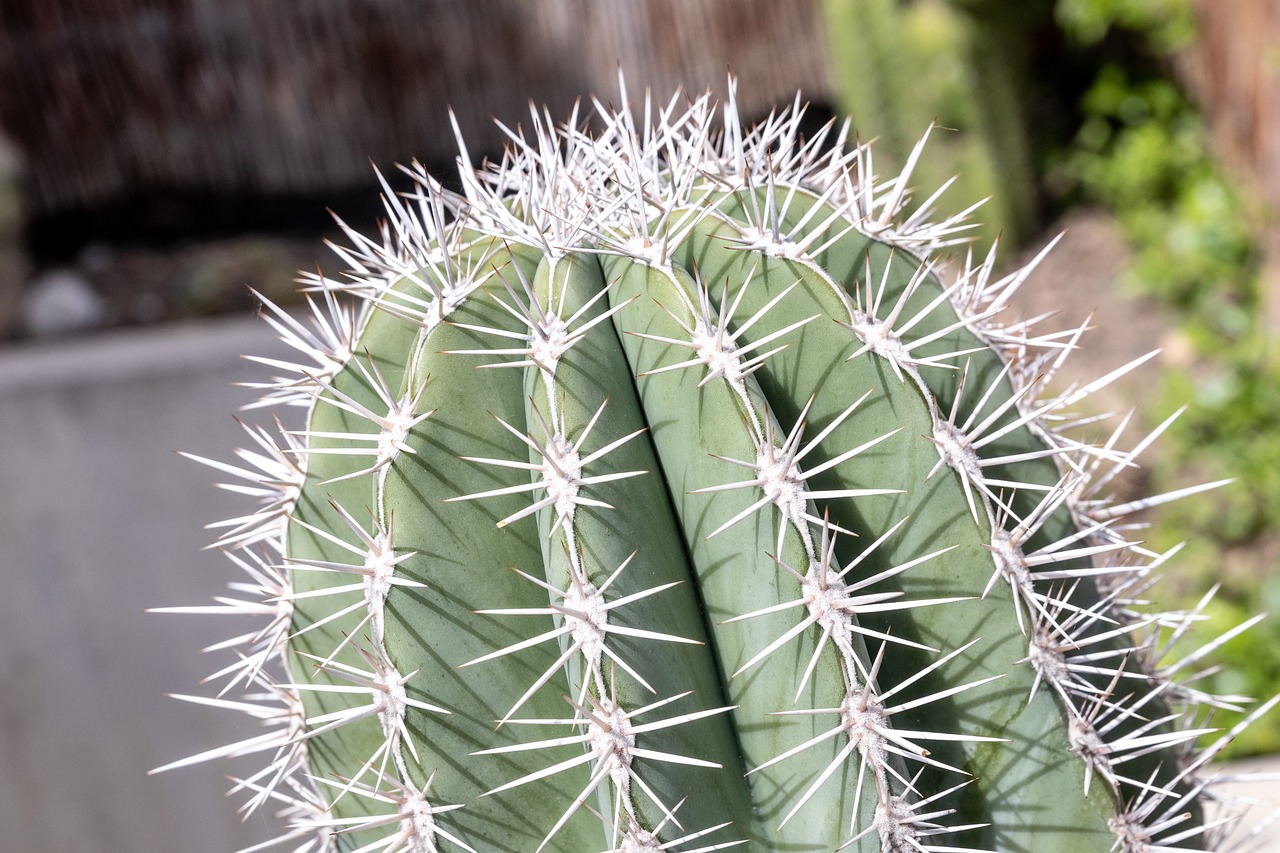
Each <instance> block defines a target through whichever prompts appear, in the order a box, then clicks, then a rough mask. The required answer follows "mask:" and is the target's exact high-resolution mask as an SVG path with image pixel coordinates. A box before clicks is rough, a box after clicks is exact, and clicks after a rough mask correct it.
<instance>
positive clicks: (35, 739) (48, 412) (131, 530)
mask: <svg viewBox="0 0 1280 853" xmlns="http://www.w3.org/2000/svg"><path fill="white" fill-rule="evenodd" d="M273 343H274V342H273V340H272V336H271V334H270V330H269V329H268V328H267V327H266V325H265V324H264V323H260V322H257V321H254V320H249V319H244V320H240V321H237V322H225V321H224V322H218V323H207V324H201V325H187V326H177V327H171V328H168V329H165V330H163V331H147V332H129V333H116V334H111V335H105V336H101V337H96V338H92V339H84V340H77V341H75V342H73V343H62V344H59V343H52V344H42V345H32V346H29V347H23V348H18V349H13V350H8V351H3V350H0V838H2V839H3V840H0V848H3V849H4V850H6V851H10V853H37V851H39V853H50V851H71V850H75V851H82V853H98V851H101V853H123V851H132V852H133V853H150V851H178V850H190V851H205V850H207V851H230V850H235V849H238V848H240V847H242V846H246V845H248V844H250V843H251V842H255V841H262V840H264V839H266V838H268V837H270V834H269V832H270V830H269V828H268V826H267V825H266V821H265V819H263V818H253V819H251V821H250V822H249V823H248V824H247V825H242V824H241V823H239V821H238V818H237V817H236V815H235V807H236V804H234V803H232V802H230V801H228V800H226V799H225V797H224V796H223V795H224V792H225V790H226V788H227V783H226V781H225V779H224V778H223V774H225V773H228V772H231V770H232V767H231V765H228V764H226V763H223V764H221V765H204V766H200V767H197V768H187V769H182V770H176V771H172V772H170V773H166V774H162V775H160V776H148V775H147V770H148V769H150V768H152V767H156V766H158V765H161V764H165V763H168V762H169V761H172V760H174V759H177V758H180V757H182V756H184V755H187V754H190V753H195V752H198V751H201V750H204V749H209V748H213V747H215V746H219V745H221V744H223V743H227V742H230V741H231V740H232V739H234V738H240V737H249V736H251V735H253V734H256V733H257V732H256V729H255V726H254V725H253V724H249V723H248V722H242V721H241V720H240V719H239V716H238V715H236V714H228V713H226V712H221V713H219V712H218V711H214V710H210V709H205V708H200V707H195V706H190V705H187V704H186V703H182V702H178V701H176V700H173V699H169V698H167V697H165V695H164V694H165V693H166V692H183V693H208V688H201V687H200V686H199V685H198V684H197V681H198V680H199V679H200V678H202V677H203V676H204V675H205V674H207V673H209V672H212V671H213V669H214V668H215V665H218V664H220V662H225V661H223V660H221V659H215V658H214V657H212V656H206V657H201V656H200V655H199V654H198V650H199V649H200V648H201V647H203V646H205V645H207V644H209V643H212V642H214V641H216V640H219V639H223V638H225V637H226V636H228V635H229V634H230V633H231V632H232V631H234V630H235V629H236V627H238V626H232V625H229V624H228V623H227V622H226V621H225V620H219V619H217V618H213V617H200V616H175V615H158V614H151V615H148V614H144V613H143V610H144V608H147V607H155V606H164V605H173V604H203V603H207V602H208V601H209V600H210V598H211V597H212V596H213V595H216V594H219V593H221V592H222V591H223V590H224V585H225V583H226V581H227V580H230V579H233V578H235V574H236V570H235V569H234V567H233V566H231V564H230V563H228V562H227V561H226V560H225V558H223V557H221V556H219V555H218V554H216V553H214V552H210V551H202V550H201V549H202V547H203V546H204V545H206V544H207V543H208V541H209V538H210V537H209V535H208V533H207V532H206V531H205V530H203V529H202V524H203V523H205V522H207V521H212V520H215V519H218V518H222V517H227V516H229V515H230V514H231V513H233V512H236V511H238V510H243V509H244V507H245V505H244V503H243V502H241V501H238V500H237V499H236V497H235V496H234V495H230V494H227V493H224V492H221V491H219V490H216V489H214V488H212V487H211V485H210V483H211V482H212V481H213V473H214V472H212V471H210V470H208V469H205V468H204V467H203V466H201V465H197V464H195V463H192V462H189V461H187V460H185V459H183V458H181V457H179V456H178V455H177V454H176V453H174V450H176V449H183V450H188V451H191V452H193V453H199V454H202V455H205V456H212V457H215V458H229V451H230V450H231V449H232V448H233V447H237V446H240V445H241V444H242V442H241V434H240V429H239V427H238V426H236V424H235V422H234V420H233V419H232V415H233V414H234V412H235V409H236V408H237V407H238V406H240V405H242V404H244V403H246V402H248V401H249V400H250V399H252V398H251V396H250V393H249V392H248V391H246V390H244V389H239V388H234V387H232V383H233V382H235V381H237V380H242V379H245V378H247V377H248V375H249V372H248V371H249V369H250V368H251V367H252V366H251V365H250V364H248V363H247V362H244V361H243V360H241V359H240V358H239V355H240V354H241V353H242V352H253V353H264V352H272V351H277V350H278V344H277V345H276V346H273ZM247 627H248V626H246V628H247Z"/></svg>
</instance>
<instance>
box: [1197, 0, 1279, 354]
mask: <svg viewBox="0 0 1280 853" xmlns="http://www.w3.org/2000/svg"><path fill="white" fill-rule="evenodd" d="M1195 7H1196V11H1197V15H1198V17H1199V24H1200V31H1199V36H1198V38H1197V39H1196V41H1195V42H1194V43H1193V44H1192V45H1191V46H1190V47H1188V48H1187V49H1186V50H1185V51H1183V52H1182V54H1181V55H1180V56H1179V57H1178V63H1177V65H1178V70H1179V73H1180V74H1181V76H1182V78H1183V80H1184V81H1185V82H1186V83H1187V85H1188V86H1189V88H1190V89H1191V92H1192V94H1193V96H1194V97H1195V98H1196V99H1197V101H1198V102H1199V104H1200V106H1201V108H1202V109H1203V110H1204V112H1205V115H1206V116H1207V118H1208V122H1209V128H1210V132H1211V134H1212V138H1213V145H1214V147H1215V149H1216V152H1217V154H1218V155H1219V156H1220V157H1221V158H1222V160H1223V161H1224V162H1225V163H1226V165H1227V167H1228V168H1229V169H1230V170H1231V171H1233V172H1234V173H1235V174H1236V175H1237V177H1238V178H1240V179H1241V182H1242V183H1243V184H1244V185H1245V187H1246V192H1248V193H1249V194H1250V195H1251V196H1252V198H1251V199H1250V200H1251V201H1252V202H1253V203H1254V204H1255V205H1256V206H1257V208H1258V211H1259V220H1260V222H1261V233H1262V247H1261V249H1262V252H1263V260H1262V276H1263V288H1264V293H1263V316H1262V318H1261V320H1262V322H1263V324H1264V328H1265V329H1266V330H1267V332H1268V333H1269V335H1270V337H1271V338H1272V340H1273V349H1274V348H1275V346H1277V345H1280V4H1277V3H1276V2H1275V0H1195ZM1206 286H1212V283H1208V284H1207V285H1206Z"/></svg>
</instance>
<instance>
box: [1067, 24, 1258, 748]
mask: <svg viewBox="0 0 1280 853" xmlns="http://www.w3.org/2000/svg"><path fill="white" fill-rule="evenodd" d="M1056 14H1057V19H1058V21H1059V23H1060V24H1061V26H1062V27H1063V28H1064V30H1065V31H1066V32H1067V34H1068V35H1069V36H1070V37H1071V38H1073V39H1074V40H1075V41H1076V42H1077V43H1078V44H1081V45H1082V46H1091V45H1099V44H1101V43H1103V42H1104V41H1107V40H1110V41H1113V42H1114V41H1117V40H1126V39H1127V40H1128V41H1129V42H1130V43H1131V45H1135V44H1136V46H1137V53H1136V55H1137V57H1138V58H1137V59H1135V58H1134V57H1135V53H1134V52H1133V48H1132V47H1131V48H1130V52H1129V53H1128V54H1125V53H1124V52H1122V56H1127V59H1124V60H1122V59H1119V58H1117V59H1113V60H1111V61H1110V62H1108V63H1107V64H1104V65H1103V66H1102V67H1101V69H1100V70H1099V72H1098V74H1097V77H1096V78H1095V80H1094V81H1093V83H1092V85H1091V86H1090V87H1089V88H1088V89H1087V91H1086V93H1085V95H1084V97H1083V98H1082V100H1081V110H1082V114H1083V120H1082V123H1081V125H1080V130H1079V132H1078V133H1077V135H1076V137H1075V140H1074V141H1073V143H1072V145H1071V147H1070V149H1069V150H1068V151H1067V152H1065V154H1064V156H1063V159H1062V161H1061V164H1060V168H1061V171H1062V174H1063V175H1065V176H1066V177H1067V179H1068V181H1069V182H1072V183H1073V184H1074V186H1075V189H1076V191H1077V192H1078V194H1079V197H1080V198H1081V199H1083V200H1085V201H1087V202H1092V203H1100V204H1102V205H1104V206H1105V207H1107V208H1108V209H1109V210H1111V211H1112V212H1113V213H1114V215H1115V216H1116V218H1117V220H1118V221H1119V223H1120V225H1121V227H1122V228H1123V230H1124V233H1125V236H1126V237H1127V239H1128V240H1129V241H1130V243H1131V244H1132V245H1133V247H1134V251H1135V257H1134V262H1133V265H1132V267H1131V268H1130V270H1129V272H1128V274H1127V277H1126V281H1125V285H1126V286H1127V287H1129V288H1131V289H1133V290H1135V291H1137V292H1140V293H1144V294H1147V295H1150V296H1153V297H1156V298H1157V299H1159V300H1160V301H1162V302H1163V303H1165V304H1166V305H1168V306H1170V307H1172V308H1174V309H1175V310H1176V312H1177V316H1178V319H1179V323H1180V326H1181V331H1182V333H1183V334H1184V335H1185V338H1186V340H1187V341H1188V342H1189V344H1190V349H1191V359H1190V361H1191V362H1192V363H1191V364H1190V366H1189V368H1188V369H1187V370H1175V371H1170V372H1169V373H1168V374H1167V375H1166V376H1165V377H1164V380H1163V383H1162V384H1163V388H1162V390H1161V393H1160V395H1159V396H1160V397H1161V398H1162V400H1161V404H1162V405H1167V404H1168V402H1170V401H1176V402H1177V403H1190V404H1191V405H1190V407H1189V409H1188V411H1187V414H1186V415H1185V416H1184V417H1183V418H1182V419H1181V420H1180V421H1179V422H1178V423H1177V424H1176V425H1175V426H1174V427H1173V428H1172V429H1171V430H1170V434H1169V441H1168V443H1166V444H1165V446H1164V447H1163V448H1162V451H1161V455H1160V456H1159V458H1158V459H1157V461H1156V464H1155V465H1154V466H1153V467H1152V470H1151V475H1150V476H1151V478H1152V479H1153V481H1154V484H1153V485H1154V486H1155V487H1157V488H1172V487H1173V484H1175V483H1177V482H1188V481H1191V480H1192V479H1194V478H1195V477H1196V476H1197V475H1198V473H1199V472H1202V471H1206V470H1214V471H1218V472H1226V473H1228V474H1230V475H1232V476H1234V477H1235V478H1236V481H1237V482H1236V484H1235V485H1234V486H1233V487H1232V488H1230V489H1224V490H1221V491H1220V492H1219V493H1217V494H1214V495H1212V496H1208V495H1206V496H1201V497H1198V498H1196V499H1195V500H1191V501H1187V502H1185V503H1183V504H1182V505H1180V506H1178V507H1171V508H1170V511H1169V512H1168V513H1166V514H1164V516H1163V518H1162V520H1161V521H1160V522H1159V523H1158V525H1157V527H1156V529H1155V530H1153V531H1152V539H1153V540H1154V541H1155V543H1156V544H1157V545H1160V544H1165V545H1167V544H1170V543H1172V542H1174V541H1177V540H1182V539H1187V538H1190V539H1192V540H1193V541H1195V542H1196V543H1197V544H1196V545H1194V546H1192V547H1191V548H1189V549H1188V553H1187V559H1186V562H1185V563H1184V564H1183V565H1184V567H1185V570H1188V571H1189V572H1190V573H1192V574H1194V575H1195V576H1196V578H1195V579H1194V580H1188V586H1192V585H1194V583H1196V582H1201V581H1203V580H1205V579H1206V578H1212V579H1214V580H1216V581H1218V582H1220V583H1221V584H1222V590H1221V593H1220V594H1219V596H1218V597H1217V598H1216V599H1215V601H1214V603H1213V604H1212V605H1210V606H1208V607H1207V608H1206V609H1205V612H1204V616H1205V618H1207V619H1208V621H1209V622H1210V624H1211V626H1213V627H1218V628H1220V629H1221V630H1225V628H1226V626H1227V625H1228V623H1230V624H1236V623H1237V622H1238V621H1239V619H1240V618H1244V617H1246V616H1249V615H1252V614H1253V613H1257V612H1260V611H1264V610H1273V609H1274V608H1275V606H1276V605H1278V604H1280V577H1278V576H1277V574H1276V572H1275V563H1276V559H1275V555H1276V553H1277V550H1276V545H1277V543H1278V542H1280V537H1277V534H1276V531H1277V530H1280V433H1277V431H1276V430H1275V429H1274V425H1275V424H1277V423H1280V361H1277V359H1276V357H1275V354H1274V352H1273V347H1272V346H1270V345H1269V343H1268V339H1267V331H1266V329H1265V328H1264V327H1263V324H1262V320H1261V317H1262V311H1261V301H1262V288H1261V283H1260V278H1259V272H1258V253H1257V251H1256V230H1257V225H1256V223H1255V222H1254V221H1252V218H1251V212H1250V209H1249V206H1248V204H1247V203H1246V200H1245V194H1244V193H1242V192H1240V191H1239V190H1238V189H1237V187H1236V186H1235V185H1234V184H1233V181H1232V180H1231V179H1230V177H1229V176H1227V175H1226V174H1225V172H1224V171H1223V169H1222V168H1221V167H1220V166H1219V164H1218V163H1217V162H1216V160H1215V159H1214V157H1213V155H1212V153H1211V151H1210V147H1209V141H1208V134H1207V131H1206V128H1205V124H1204V121H1203V119H1202V117H1201V115H1200V113H1199V111H1198V110H1197V109H1196V108H1195V106H1194V105H1193V104H1192V103H1191V102H1190V101H1189V100H1188V98H1187V97H1186V95H1185V94H1184V93H1183V92H1182V90H1181V89H1180V88H1179V87H1178V86H1177V84H1176V83H1174V82H1173V80H1172V79H1171V77H1170V75H1169V72H1168V69H1167V67H1166V65H1167V63H1166V60H1167V58H1168V56H1169V55H1170V53H1171V52H1172V51H1174V50H1176V49H1178V48H1181V47H1183V46H1185V45H1186V44H1187V43H1188V42H1189V41H1190V40H1191V39H1192V38H1193V37H1194V32H1195V29H1194V18H1193V16H1192V14H1191V8H1190V5H1189V3H1187V2H1186V0H1159V2H1145V0H1142V2H1140V1H1139V0H1060V2H1059V3H1058V6H1057V12H1056ZM1155 408H1156V409H1158V408H1159V406H1156V407H1155ZM1232 620H1235V621H1232ZM1209 630H1210V631H1211V632H1212V630H1213V628H1212V627H1211V628H1210V629H1209ZM1276 648H1280V632H1277V631H1276V629H1275V628H1274V626H1272V627H1270V628H1267V627H1263V626H1259V627H1257V628H1254V629H1253V630H1252V631H1249V632H1247V633H1245V634H1242V635H1240V636H1238V637H1235V638H1233V639H1232V640H1231V641H1230V642H1228V643H1226V644H1225V645H1223V646H1222V647H1221V648H1220V649H1219V650H1218V651H1217V652H1216V653H1215V655H1214V657H1215V659H1216V660H1217V661H1218V662H1219V663H1222V664H1224V665H1225V670H1226V671H1228V672H1231V675H1225V674H1224V675H1220V676H1217V677H1216V678H1215V680H1214V684H1213V686H1214V689H1217V690H1229V691H1231V692H1235V693H1244V694H1253V695H1270V694H1271V693H1274V692H1275V691H1276V690H1277V688H1278V687H1280V659H1277V656H1276V654H1275V652H1274V651H1273V650H1274V649H1276ZM1276 749H1280V725H1277V724H1276V723H1274V722H1272V723H1271V724H1270V726H1269V727H1268V726H1267V725H1266V724H1264V725H1263V726H1260V727H1258V728H1257V729H1255V730H1254V731H1252V732H1250V734H1249V736H1248V737H1246V738H1242V739H1241V740H1240V741H1238V742H1237V743H1236V744H1235V746H1234V747H1233V752H1234V753H1235V754H1237V755H1244V754H1249V753H1253V752H1262V751H1271V750H1276Z"/></svg>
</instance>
